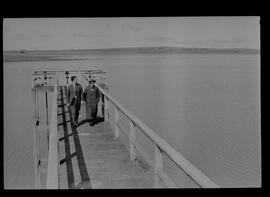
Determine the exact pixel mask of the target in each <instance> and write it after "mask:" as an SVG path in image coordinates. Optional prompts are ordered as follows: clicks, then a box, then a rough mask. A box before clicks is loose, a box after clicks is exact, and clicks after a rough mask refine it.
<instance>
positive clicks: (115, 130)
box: [114, 106, 119, 138]
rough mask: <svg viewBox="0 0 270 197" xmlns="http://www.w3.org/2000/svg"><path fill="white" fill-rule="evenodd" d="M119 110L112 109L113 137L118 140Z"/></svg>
mask: <svg viewBox="0 0 270 197" xmlns="http://www.w3.org/2000/svg"><path fill="white" fill-rule="evenodd" d="M118 124H119V110H118V109H117V107H116V106H115V107H114V137H115V138H118V137H119V127H118Z"/></svg>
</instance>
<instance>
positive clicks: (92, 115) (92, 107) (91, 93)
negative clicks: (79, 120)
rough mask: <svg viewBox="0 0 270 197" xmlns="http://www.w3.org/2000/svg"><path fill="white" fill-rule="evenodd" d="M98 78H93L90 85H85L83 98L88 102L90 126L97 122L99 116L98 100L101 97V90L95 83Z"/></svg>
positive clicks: (87, 110)
mask: <svg viewBox="0 0 270 197" xmlns="http://www.w3.org/2000/svg"><path fill="white" fill-rule="evenodd" d="M95 82H96V80H94V79H91V80H90V81H89V85H88V86H87V87H85V89H84V92H83V99H84V100H85V103H86V119H87V120H89V123H90V126H93V125H94V124H95V121H96V118H97V110H98V101H99V99H100V91H99V89H98V88H97V87H96V86H95V85H94V84H95Z"/></svg>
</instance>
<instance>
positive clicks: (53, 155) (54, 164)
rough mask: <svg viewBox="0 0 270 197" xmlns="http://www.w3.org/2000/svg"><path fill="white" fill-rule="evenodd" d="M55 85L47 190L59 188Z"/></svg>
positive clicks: (50, 127) (55, 87) (56, 91)
mask: <svg viewBox="0 0 270 197" xmlns="http://www.w3.org/2000/svg"><path fill="white" fill-rule="evenodd" d="M57 94H58V90H57V83H56V84H55V85H54V92H53V100H52V107H51V117H50V126H49V129H50V134H49V156H48V171H47V189H58V188H59V169H58V168H59V166H58V165H59V162H58V132H57V108H58V107H57Z"/></svg>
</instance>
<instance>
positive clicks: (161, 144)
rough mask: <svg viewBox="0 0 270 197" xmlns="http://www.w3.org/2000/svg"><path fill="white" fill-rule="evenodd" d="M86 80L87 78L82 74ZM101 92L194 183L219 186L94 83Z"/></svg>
mask: <svg viewBox="0 0 270 197" xmlns="http://www.w3.org/2000/svg"><path fill="white" fill-rule="evenodd" d="M82 75H83V76H84V77H85V79H86V80H88V81H89V79H88V78H87V77H86V76H85V75H84V74H82ZM95 85H96V86H97V87H98V88H99V90H100V91H101V93H102V94H103V95H104V96H105V97H106V98H107V99H109V100H110V101H111V102H112V103H113V104H114V106H115V107H116V108H117V109H118V110H120V111H121V112H122V113H123V114H124V115H125V116H126V117H127V118H128V119H129V120H130V121H132V122H133V124H134V125H135V126H136V127H138V128H139V129H140V130H141V131H142V132H143V133H144V134H145V135H146V136H147V137H148V138H149V139H150V140H151V141H153V142H154V143H155V144H156V146H157V147H158V148H159V149H160V150H161V151H162V152H164V153H165V154H166V155H167V156H168V157H169V158H170V159H171V160H172V161H173V162H174V163H175V164H176V165H177V166H178V167H180V168H181V169H183V170H184V172H185V173H186V174H187V175H188V176H189V177H190V178H192V179H193V180H194V181H195V183H197V184H198V185H199V186H200V187H204V188H219V186H218V185H217V184H216V183H214V182H213V181H212V180H210V179H209V178H208V177H207V176H206V175H205V174H203V173H202V172H201V171H200V170H199V169H198V168H196V167H195V166H194V165H193V164H192V163H190V162H189V161H188V160H187V159H186V158H185V157H184V156H183V155H182V154H180V153H179V152H178V151H176V150H175V149H174V148H173V147H172V146H171V145H169V144H168V143H167V142H166V141H165V140H164V139H162V138H161V137H160V136H159V135H157V134H156V133H155V132H154V131H153V130H152V129H150V128H149V127H148V126H146V125H145V124H144V123H143V122H142V121H141V120H140V119H138V118H137V117H136V116H135V115H133V114H132V113H130V112H129V111H128V110H126V108H125V107H124V106H123V105H121V104H120V103H119V102H117V101H116V100H115V99H114V98H112V96H110V95H109V94H108V93H107V92H105V91H104V90H103V89H102V88H101V87H100V86H99V85H98V84H95Z"/></svg>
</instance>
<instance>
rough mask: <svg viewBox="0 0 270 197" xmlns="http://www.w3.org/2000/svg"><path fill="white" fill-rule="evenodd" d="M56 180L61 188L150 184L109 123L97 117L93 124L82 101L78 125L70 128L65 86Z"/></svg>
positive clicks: (60, 107) (60, 101)
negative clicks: (57, 176)
mask: <svg viewBox="0 0 270 197" xmlns="http://www.w3.org/2000/svg"><path fill="white" fill-rule="evenodd" d="M58 92H59V95H58V132H59V158H60V166H59V181H60V189H110V188H111V189H122V188H152V187H153V184H152V182H151V181H149V179H148V178H147V176H146V173H145V172H144V170H143V168H141V167H140V165H138V163H137V162H136V161H132V160H130V156H129V152H128V150H127V149H126V147H125V146H124V145H123V144H122V143H121V141H120V140H119V139H115V137H114V134H113V131H112V129H111V127H110V126H109V125H108V124H107V123H105V122H104V118H103V117H98V118H97V120H96V122H95V123H94V125H93V126H90V124H89V121H88V120H87V119H84V117H85V104H82V105H81V110H80V116H79V126H78V127H76V128H72V127H71V125H72V124H73V122H72V119H71V118H70V117H71V110H70V108H69V107H67V106H66V96H67V94H66V93H67V89H66V87H65V86H60V87H59V91H58Z"/></svg>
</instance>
